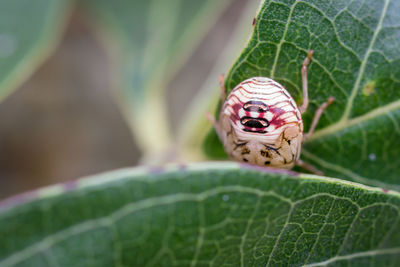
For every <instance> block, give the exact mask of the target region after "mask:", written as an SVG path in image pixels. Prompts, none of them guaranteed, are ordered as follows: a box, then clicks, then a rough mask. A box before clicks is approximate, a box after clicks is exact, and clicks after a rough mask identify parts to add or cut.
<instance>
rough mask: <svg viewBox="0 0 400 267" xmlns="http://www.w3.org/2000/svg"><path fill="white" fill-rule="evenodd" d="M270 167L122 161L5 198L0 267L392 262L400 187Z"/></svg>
mask: <svg viewBox="0 0 400 267" xmlns="http://www.w3.org/2000/svg"><path fill="white" fill-rule="evenodd" d="M271 171H272V170H271ZM271 171H270V172H267V171H265V169H264V171H260V170H258V169H254V168H251V167H249V166H246V165H239V164H236V163H203V164H193V165H188V166H170V167H168V168H166V169H160V168H157V169H156V168H152V169H146V168H138V169H130V170H129V169H126V170H120V171H116V172H112V173H107V174H103V175H99V176H96V177H92V178H87V179H83V180H78V181H76V182H71V183H69V184H67V185H59V186H55V187H51V188H47V189H43V190H40V191H37V192H35V193H31V194H30V195H25V196H22V197H21V196H20V197H19V198H18V197H17V198H14V199H11V200H9V201H6V202H4V203H2V204H1V207H0V236H2V237H7V238H1V241H0V266H2V267H8V266H77V265H79V266H277V265H280V266H281V265H282V266H288V265H290V266H301V265H304V266H337V265H339V264H342V265H346V266H360V265H362V264H363V262H364V263H365V262H369V263H370V265H369V266H396V264H397V263H398V261H399V260H400V231H398V229H399V227H400V213H399V208H400V195H399V193H397V192H394V191H383V190H381V189H375V188H370V187H366V186H361V185H358V184H354V183H350V182H343V181H340V180H336V179H331V178H326V177H316V176H310V175H300V176H299V175H298V174H295V173H288V172H282V171H272V172H271ZM24 198H25V199H24ZM29 198H31V201H28V202H25V203H21V202H24V201H26V200H27V199H29ZM16 202H20V204H18V205H15V203H16ZM347 264H348V265H347Z"/></svg>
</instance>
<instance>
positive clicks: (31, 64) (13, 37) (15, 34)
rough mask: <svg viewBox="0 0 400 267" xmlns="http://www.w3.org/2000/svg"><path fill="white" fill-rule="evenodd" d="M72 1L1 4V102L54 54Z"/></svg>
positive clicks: (10, 1)
mask: <svg viewBox="0 0 400 267" xmlns="http://www.w3.org/2000/svg"><path fill="white" fill-rule="evenodd" d="M71 2H72V1H71V0H35V1H31V0H2V1H0V100H1V99H3V98H4V97H6V96H7V95H8V94H9V93H10V92H11V91H12V89H15V88H16V87H17V86H18V85H19V84H20V83H22V82H23V81H25V80H26V79H27V78H28V77H29V75H30V74H31V73H32V72H33V71H34V70H35V69H36V68H37V66H38V65H39V64H40V63H41V62H42V61H43V60H44V59H45V58H46V57H47V56H48V55H49V54H50V53H51V52H52V50H53V48H54V47H55V44H56V43H57V41H58V39H59V37H60V34H61V32H62V29H63V28H64V26H65V23H66V18H67V17H68V14H69V13H70V6H71Z"/></svg>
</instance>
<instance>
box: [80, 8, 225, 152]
mask: <svg viewBox="0 0 400 267" xmlns="http://www.w3.org/2000/svg"><path fill="white" fill-rule="evenodd" d="M85 3H86V6H87V8H88V9H89V10H90V11H94V13H95V14H96V16H95V18H97V19H98V20H99V21H100V25H101V26H105V27H106V29H107V30H108V31H107V34H108V37H107V38H105V39H106V41H107V42H108V43H109V44H110V47H113V48H114V50H113V52H114V55H115V56H116V67H117V72H118V73H117V74H116V75H115V79H116V80H117V81H118V87H119V90H120V91H119V92H118V94H117V98H119V99H120V100H121V101H120V103H121V106H122V107H123V111H124V113H125V114H126V116H127V118H128V121H129V122H130V124H131V128H132V132H133V134H134V135H135V137H136V138H137V143H138V145H139V146H140V147H141V148H142V150H143V151H144V152H145V153H150V154H152V156H153V159H154V158H156V157H155V155H154V154H158V153H159V152H160V151H163V150H165V149H166V148H168V146H170V145H171V139H172V137H171V136H170V130H169V123H168V116H167V109H166V107H165V95H164V93H165V92H164V89H165V88H166V86H167V85H168V83H169V81H170V79H171V78H172V77H173V75H174V74H175V72H176V71H177V70H178V69H179V67H180V66H181V64H182V63H183V62H184V61H185V59H186V58H187V56H188V55H189V54H190V52H191V51H192V50H193V49H194V47H195V46H196V45H197V44H198V42H199V41H200V40H201V37H202V36H203V35H204V34H205V33H206V31H207V30H208V29H209V28H210V27H211V25H212V24H213V23H214V22H215V21H216V18H217V17H218V16H217V15H218V14H219V13H220V11H222V9H223V8H224V7H225V6H226V5H227V4H228V3H229V0H223V1H214V0H168V1H164V0H138V1H131V0H114V1H108V0H86V1H85Z"/></svg>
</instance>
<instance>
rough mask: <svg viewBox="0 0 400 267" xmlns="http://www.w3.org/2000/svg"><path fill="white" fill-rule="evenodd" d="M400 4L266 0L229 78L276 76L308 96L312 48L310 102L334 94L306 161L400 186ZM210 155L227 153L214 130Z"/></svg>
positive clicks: (230, 83)
mask: <svg viewBox="0 0 400 267" xmlns="http://www.w3.org/2000/svg"><path fill="white" fill-rule="evenodd" d="M399 17H400V2H399V1H394V0H378V1H375V0H367V1H361V0H356V1H350V0H344V1H333V2H327V1H317V0H301V1H294V0H291V1H286V0H285V1H284V0H282V1H280V0H276V1H265V2H264V3H263V5H262V8H261V9H260V12H259V14H258V15H257V22H256V25H255V27H254V32H253V34H252V37H251V39H250V41H249V43H248V44H247V46H246V47H245V48H244V50H243V52H242V54H241V55H240V56H239V58H238V59H237V61H236V62H235V64H234V65H233V66H232V68H231V70H230V71H229V74H228V76H227V77H226V80H225V85H226V88H227V91H228V92H230V90H232V89H233V88H234V87H235V86H236V85H237V84H238V83H240V82H241V81H243V80H245V79H247V78H250V77H254V76H265V77H271V78H273V79H275V80H276V81H278V82H280V83H281V84H282V85H284V86H285V87H286V88H287V89H288V91H289V92H290V94H291V95H292V96H293V97H294V99H295V100H296V101H297V103H301V102H302V99H301V98H302V93H301V92H302V89H301V74H300V67H301V64H302V62H303V60H304V58H305V56H306V53H307V51H308V50H314V56H313V58H312V62H311V64H310V66H309V70H308V78H309V97H310V106H309V108H308V110H307V112H306V114H304V116H303V120H304V123H305V130H306V131H307V129H308V127H309V125H310V123H311V120H312V118H313V116H314V112H315V111H316V109H317V107H318V106H319V105H321V104H322V103H323V102H325V101H326V100H327V99H328V98H329V97H330V96H334V97H335V99H336V101H335V102H334V103H333V104H332V105H331V106H329V108H328V110H327V111H325V112H324V114H323V116H322V118H321V120H320V123H319V124H318V128H317V131H316V132H315V134H314V135H313V136H312V137H311V139H309V140H307V142H305V143H304V145H303V152H302V156H301V157H302V159H303V160H305V161H308V162H309V163H311V164H313V165H314V166H315V167H317V168H318V169H320V170H322V171H323V172H324V173H325V174H326V175H329V176H335V177H342V178H345V179H350V180H353V181H357V182H361V183H364V184H370V185H375V186H382V187H387V188H392V189H397V190H399V189H400V186H399V184H400V179H399V174H400V80H399V77H400V24H399ZM205 148H206V152H207V153H208V155H210V156H216V155H219V156H221V154H222V155H223V151H222V146H221V145H220V142H219V141H218V138H217V137H216V134H215V132H213V133H211V134H210V135H209V136H208V138H207V139H206V141H205Z"/></svg>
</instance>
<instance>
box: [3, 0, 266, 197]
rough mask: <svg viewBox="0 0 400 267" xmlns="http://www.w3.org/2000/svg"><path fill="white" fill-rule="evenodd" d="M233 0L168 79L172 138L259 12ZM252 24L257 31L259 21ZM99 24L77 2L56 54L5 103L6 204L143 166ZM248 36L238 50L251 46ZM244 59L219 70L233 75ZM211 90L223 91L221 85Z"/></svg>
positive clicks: (250, 0) (252, 1)
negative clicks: (239, 31) (241, 26)
mask: <svg viewBox="0 0 400 267" xmlns="http://www.w3.org/2000/svg"><path fill="white" fill-rule="evenodd" d="M228 2H229V3H228V4H227V5H226V7H224V8H223V9H221V12H220V14H219V15H218V17H217V19H216V22H215V23H213V24H212V26H211V27H210V28H209V29H208V30H207V32H206V34H205V35H204V37H203V36H202V37H201V39H200V42H199V43H197V44H196V45H195V49H194V50H193V51H194V52H193V53H191V54H190V56H189V57H188V58H187V60H185V62H183V65H182V67H180V68H179V70H178V71H177V73H176V75H174V77H173V78H172V79H171V80H170V81H169V82H168V85H167V93H166V96H167V107H168V112H169V113H168V117H169V118H170V119H171V123H172V127H171V129H172V133H173V134H176V129H178V128H179V126H180V122H181V117H182V114H183V113H184V112H185V109H186V108H187V106H188V105H189V103H190V100H191V99H192V98H193V97H194V95H195V94H196V92H198V90H200V88H201V87H202V86H204V81H205V80H207V77H209V75H210V72H211V71H212V70H213V69H214V71H215V67H214V66H216V64H217V60H218V59H219V55H220V54H221V53H222V52H223V51H224V50H225V49H227V45H228V42H230V40H232V39H231V37H232V35H233V34H234V32H235V29H236V28H237V27H238V23H239V22H240V20H239V19H238V18H240V17H241V16H242V15H243V13H244V12H251V13H253V14H255V12H256V8H257V6H258V2H259V1H258V0H231V1H228ZM250 6H251V7H250ZM249 10H250V11H249ZM247 20H248V21H246V23H248V25H249V26H251V22H252V17H248V19H247ZM92 25H93V24H92V21H91V16H89V15H88V14H87V13H86V10H85V8H84V7H82V6H81V5H74V6H73V9H72V12H71V15H69V16H68V23H67V26H66V27H65V29H64V31H63V34H62V38H61V40H60V41H59V42H58V45H57V48H56V49H55V51H54V53H52V54H51V56H50V57H48V58H47V59H46V60H45V61H44V62H43V63H41V64H40V67H39V68H37V69H36V70H35V71H34V73H33V75H31V76H30V78H29V79H28V80H26V81H25V82H24V83H23V84H22V85H21V86H18V88H17V89H16V91H14V92H13V93H12V94H11V95H10V96H8V97H7V98H5V100H3V101H2V102H1V103H0V199H3V198H6V197H8V196H11V195H13V194H16V193H20V192H22V191H26V190H31V189H34V188H37V187H41V186H45V185H49V184H54V183H58V182H64V181H67V180H69V179H76V178H78V177H82V176H87V175H92V174H96V173H99V172H103V171H109V170H112V169H117V168H122V167H131V166H135V165H137V164H139V161H140V159H141V156H142V155H141V152H140V149H139V148H138V145H137V144H136V143H135V141H134V140H135V139H134V138H133V137H132V133H131V131H130V127H129V126H128V124H127V122H126V120H125V119H124V116H123V115H122V112H121V110H120V108H119V107H118V105H117V104H116V101H115V97H113V94H112V93H111V91H112V90H113V88H112V87H113V85H112V80H113V77H112V73H113V67H114V65H113V62H112V59H110V54H109V53H108V52H107V49H106V45H104V43H103V42H102V41H101V38H98V35H97V33H96V32H95V31H94V30H93V27H92ZM0 33H1V32H0ZM248 34H249V32H247V35H244V36H243V38H239V40H238V42H237V45H236V46H237V47H239V48H240V47H243V46H244V44H245V42H246V38H247V37H248ZM233 51H234V50H233ZM237 55H238V53H236V54H235V55H233V58H231V59H230V60H228V62H227V64H228V65H223V64H222V65H221V67H220V70H218V68H217V71H218V72H226V71H227V70H228V69H226V66H229V65H230V64H232V63H233V60H234V59H235V57H237ZM0 60H1V59H0ZM224 68H225V69H224ZM211 89H212V90H218V87H217V80H215V85H214V86H213V87H212V88H211Z"/></svg>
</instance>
